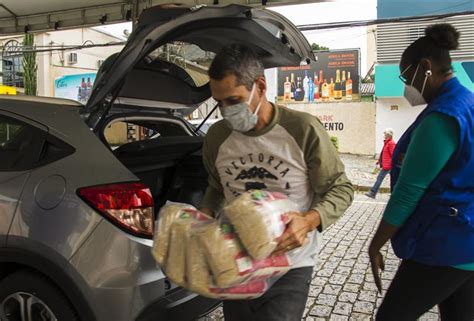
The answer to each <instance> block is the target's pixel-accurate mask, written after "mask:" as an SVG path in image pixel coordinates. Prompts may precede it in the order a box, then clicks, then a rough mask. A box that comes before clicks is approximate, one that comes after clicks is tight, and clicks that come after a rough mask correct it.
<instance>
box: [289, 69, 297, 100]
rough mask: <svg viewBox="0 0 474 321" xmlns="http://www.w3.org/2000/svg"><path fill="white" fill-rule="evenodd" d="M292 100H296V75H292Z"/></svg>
mask: <svg viewBox="0 0 474 321" xmlns="http://www.w3.org/2000/svg"><path fill="white" fill-rule="evenodd" d="M290 83H291V99H293V100H295V92H296V82H295V74H294V73H291V82H290Z"/></svg>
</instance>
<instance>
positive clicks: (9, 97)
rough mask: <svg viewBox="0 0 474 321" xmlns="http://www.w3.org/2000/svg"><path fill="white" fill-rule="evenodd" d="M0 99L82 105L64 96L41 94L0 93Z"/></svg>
mask: <svg viewBox="0 0 474 321" xmlns="http://www.w3.org/2000/svg"><path fill="white" fill-rule="evenodd" d="M0 100H16V101H24V102H36V103H43V104H55V105H63V106H73V107H84V105H82V104H81V103H79V102H77V101H75V100H71V99H64V98H54V97H43V96H27V95H0Z"/></svg>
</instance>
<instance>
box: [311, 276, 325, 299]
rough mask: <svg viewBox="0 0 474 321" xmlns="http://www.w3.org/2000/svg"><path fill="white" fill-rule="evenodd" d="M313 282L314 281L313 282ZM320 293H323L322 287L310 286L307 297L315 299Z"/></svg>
mask: <svg viewBox="0 0 474 321" xmlns="http://www.w3.org/2000/svg"><path fill="white" fill-rule="evenodd" d="M313 281H314V280H313ZM321 292H323V287H322V286H320V285H311V286H310V288H309V296H310V297H313V298H315V297H317V296H318V295H319V294H320V293H321Z"/></svg>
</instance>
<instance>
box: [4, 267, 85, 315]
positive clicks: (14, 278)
mask: <svg viewBox="0 0 474 321" xmlns="http://www.w3.org/2000/svg"><path fill="white" fill-rule="evenodd" d="M20 302H21V303H23V304H24V306H25V308H24V309H23V312H26V311H27V310H29V311H30V312H31V313H32V314H33V316H35V315H36V317H37V318H38V320H43V319H42V318H41V317H40V315H42V316H43V317H44V316H46V318H45V319H46V320H49V319H48V318H50V319H51V320H58V321H79V318H78V316H77V313H76V312H75V311H74V308H73V307H72V305H71V304H70V303H69V301H68V299H67V298H66V296H65V295H64V294H63V293H62V292H61V291H60V290H59V289H58V288H57V287H56V286H55V285H54V284H53V283H51V281H49V280H48V279H47V278H45V277H44V276H42V275H40V274H38V273H35V272H33V271H29V270H22V271H18V272H15V273H13V274H11V275H9V276H7V277H6V278H4V279H3V280H1V281H0V320H1V321H25V320H29V319H28V318H25V319H23V318H22V315H21V312H22V309H21V308H20ZM28 307H29V308H28ZM31 319H32V320H37V319H35V318H34V317H32V318H31Z"/></svg>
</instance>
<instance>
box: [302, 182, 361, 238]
mask: <svg viewBox="0 0 474 321" xmlns="http://www.w3.org/2000/svg"><path fill="white" fill-rule="evenodd" d="M319 197H320V196H319ZM353 199H354V187H353V186H352V184H351V182H350V181H349V179H347V177H346V176H345V175H344V176H343V177H341V178H340V179H339V182H337V183H335V184H334V185H333V186H332V187H331V189H330V190H329V191H328V192H327V193H326V194H325V195H324V196H322V197H320V198H319V199H318V195H317V194H315V200H314V201H313V205H312V206H311V208H312V209H313V210H315V211H316V212H318V213H319V215H320V217H321V224H320V226H319V230H320V231H322V230H324V229H326V228H327V227H329V226H330V225H332V224H333V223H334V222H336V221H337V220H338V219H339V217H341V216H342V214H344V212H345V211H346V210H347V208H349V206H351V204H352V201H353Z"/></svg>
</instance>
